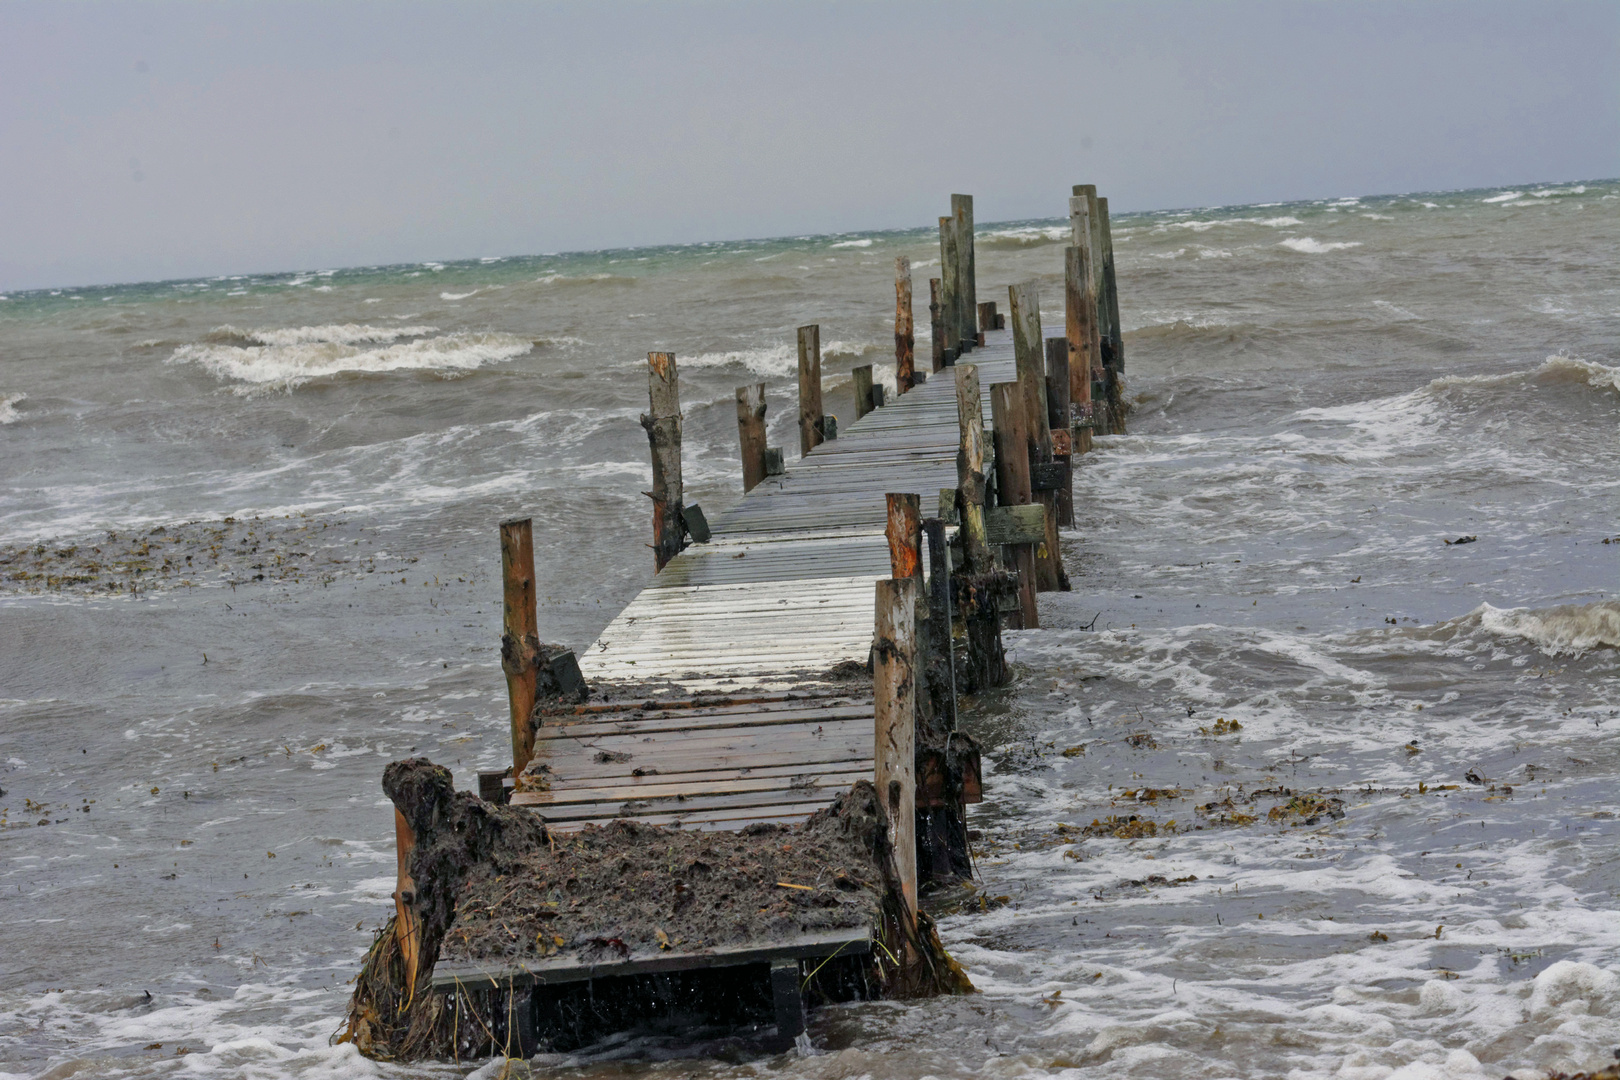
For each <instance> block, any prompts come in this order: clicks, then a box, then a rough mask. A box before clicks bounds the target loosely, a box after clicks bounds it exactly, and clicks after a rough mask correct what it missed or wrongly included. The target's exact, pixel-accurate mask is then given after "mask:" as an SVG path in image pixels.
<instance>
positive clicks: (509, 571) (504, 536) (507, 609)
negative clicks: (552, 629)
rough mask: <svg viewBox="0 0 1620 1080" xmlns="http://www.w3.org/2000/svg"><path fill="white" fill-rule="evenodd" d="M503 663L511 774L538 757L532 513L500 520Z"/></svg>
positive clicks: (537, 648) (519, 772)
mask: <svg viewBox="0 0 1620 1080" xmlns="http://www.w3.org/2000/svg"><path fill="white" fill-rule="evenodd" d="M501 627H502V634H501V668H502V670H503V671H504V672H505V673H506V700H507V704H508V706H509V713H510V720H511V726H512V775H513V776H521V775H522V774H523V770H524V769H525V768H526V767H527V766H528V764H529V759H530V758H532V757H533V756H534V721H533V719H532V718H533V715H534V702H535V698H536V697H537V696H538V695H539V692H540V688H539V678H540V673H539V670H538V667H539V663H540V623H539V618H538V615H537V613H536V607H535V594H534V532H533V529H532V528H531V526H530V521H529V519H528V518H522V519H519V520H513V521H503V522H501Z"/></svg>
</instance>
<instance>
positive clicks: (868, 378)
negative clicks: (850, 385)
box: [849, 364, 873, 420]
mask: <svg viewBox="0 0 1620 1080" xmlns="http://www.w3.org/2000/svg"><path fill="white" fill-rule="evenodd" d="M849 374H850V377H851V378H852V379H854V380H855V419H857V420H859V419H860V418H861V417H863V416H865V415H866V414H867V413H869V412H871V411H872V408H873V406H872V365H871V364H862V365H861V366H860V367H858V368H852V369H850V373H849Z"/></svg>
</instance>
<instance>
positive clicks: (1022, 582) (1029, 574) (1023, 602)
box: [990, 383, 1041, 630]
mask: <svg viewBox="0 0 1620 1080" xmlns="http://www.w3.org/2000/svg"><path fill="white" fill-rule="evenodd" d="M990 422H991V425H992V426H993V427H994V429H995V439H996V501H997V502H998V503H999V504H1000V505H1002V506H1028V505H1029V504H1030V503H1031V502H1032V501H1033V499H1032V497H1031V491H1030V477H1029V450H1028V446H1029V435H1028V434H1027V433H1026V430H1025V427H1024V394H1023V388H1022V387H1020V386H1019V385H1018V384H1017V383H996V384H995V385H993V386H991V387H990ZM1005 550H1006V552H1007V562H1008V564H1009V565H1010V566H1011V567H1012V568H1013V569H1014V570H1016V571H1017V572H1018V611H1017V613H1016V615H1015V616H1014V618H1015V620H1016V622H1017V625H1016V626H1015V627H1014V629H1018V630H1034V629H1036V628H1037V627H1039V626H1040V625H1041V615H1040V611H1039V609H1037V608H1036V606H1035V545H1034V544H1007V545H1006V546H1005Z"/></svg>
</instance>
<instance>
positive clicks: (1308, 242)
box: [1277, 236, 1361, 255]
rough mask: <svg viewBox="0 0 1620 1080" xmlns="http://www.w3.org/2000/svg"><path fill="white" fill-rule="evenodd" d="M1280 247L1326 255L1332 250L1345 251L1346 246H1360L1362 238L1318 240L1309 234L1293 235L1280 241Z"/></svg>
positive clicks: (1307, 253)
mask: <svg viewBox="0 0 1620 1080" xmlns="http://www.w3.org/2000/svg"><path fill="white" fill-rule="evenodd" d="M1277 246H1278V247H1285V248H1287V249H1288V250H1289V251H1297V252H1300V253H1301V254H1304V255H1325V254H1327V253H1328V252H1330V251H1343V250H1345V249H1346V248H1354V247H1360V246H1361V241H1360V240H1330V241H1322V240H1316V239H1314V238H1312V237H1309V236H1291V237H1289V238H1288V239H1287V240H1282V241H1279V242H1278V244H1277Z"/></svg>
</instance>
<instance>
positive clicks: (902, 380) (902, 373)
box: [856, 255, 939, 419]
mask: <svg viewBox="0 0 1620 1080" xmlns="http://www.w3.org/2000/svg"><path fill="white" fill-rule="evenodd" d="M916 353H917V332H916V327H915V326H914V325H913V324H912V321H911V260H910V259H908V258H906V257H905V256H904V255H900V256H897V257H896V258H895V260H894V381H895V383H896V384H898V385H904V386H905V387H908V388H909V387H910V386H911V373H912V372H913V371H915V370H916V367H917V359H916ZM936 355H937V354H936ZM934 370H935V371H938V370H939V365H938V364H935V365H934ZM900 393H905V391H904V390H901V391H900ZM856 419H859V417H856Z"/></svg>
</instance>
